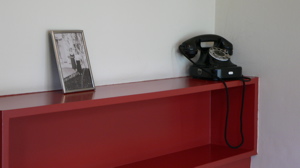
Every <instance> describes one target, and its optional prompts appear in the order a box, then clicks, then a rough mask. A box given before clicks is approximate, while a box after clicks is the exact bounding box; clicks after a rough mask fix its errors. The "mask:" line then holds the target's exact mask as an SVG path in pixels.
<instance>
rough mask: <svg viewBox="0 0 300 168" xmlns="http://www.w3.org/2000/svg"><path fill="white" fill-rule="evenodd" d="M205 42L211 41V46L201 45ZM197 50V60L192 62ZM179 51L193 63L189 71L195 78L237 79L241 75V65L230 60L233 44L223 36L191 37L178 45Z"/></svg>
mask: <svg viewBox="0 0 300 168" xmlns="http://www.w3.org/2000/svg"><path fill="white" fill-rule="evenodd" d="M205 42H213V46H212V47H202V46H201V44H202V43H205ZM198 50H199V51H200V52H201V54H200V57H199V59H198V61H196V62H193V61H192V60H191V59H192V58H194V57H195V56H196V55H197V53H198ZM179 51H180V52H181V53H182V54H183V55H184V56H185V57H186V58H187V59H189V60H190V61H192V62H193V63H194V64H193V65H192V66H191V67H190V69H189V73H190V75H191V76H192V77H195V78H205V79H213V80H218V79H238V78H241V77H242V67H240V66H237V65H235V64H233V63H232V62H231V61H230V57H231V55H232V51H233V46H232V44H231V43H230V42H229V41H227V40H226V39H225V38H223V37H221V36H218V35H214V34H205V35H200V36H196V37H193V38H191V39H189V40H187V41H185V42H183V43H182V44H181V45H180V46H179Z"/></svg>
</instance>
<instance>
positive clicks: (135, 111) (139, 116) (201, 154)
mask: <svg viewBox="0 0 300 168" xmlns="http://www.w3.org/2000/svg"><path fill="white" fill-rule="evenodd" d="M227 84H228V86H229V88H230V95H231V104H232V105H231V106H232V110H233V112H232V116H231V121H230V123H231V125H230V132H229V139H230V141H231V142H233V143H237V142H238V140H239V139H238V138H239V137H238V134H237V133H236V129H235V127H237V126H238V122H237V118H238V113H237V111H238V109H239V106H240V103H239V100H240V93H241V82H240V81H229V82H227ZM257 93H258V78H253V79H252V81H251V82H248V83H247V98H246V102H247V103H246V104H245V107H246V108H245V109H246V111H245V119H246V120H245V124H246V126H245V138H246V141H245V145H244V146H243V147H242V148H241V149H238V150H232V149H230V148H228V147H226V146H225V145H224V138H223V128H224V109H225V107H224V101H225V100H224V96H225V95H224V88H223V85H222V83H220V82H217V81H205V80H197V79H191V78H174V79H165V80H155V81H148V82H137V83H129V84H120V85H111V86H100V87H97V89H96V91H95V92H82V93H74V94H67V95H63V94H62V93H61V92H60V91H53V92H42V93H32V94H25V95H12V96H2V97H0V108H1V110H2V111H1V113H2V130H1V134H2V138H1V141H2V146H1V150H2V152H1V153H2V155H1V158H2V159H1V161H2V163H1V165H2V168H20V167H22V168H40V167H43V168H53V167H64V168H112V167H118V166H119V167H120V168H126V167H128V165H127V164H129V165H131V166H135V167H132V168H144V167H145V166H146V167H147V166H148V167H147V168H159V166H158V165H160V166H161V167H163V165H165V164H166V163H168V164H170V165H180V164H181V165H186V166H184V168H190V167H189V165H190V166H194V165H195V166H198V167H201V168H205V167H217V166H226V165H227V166H229V165H234V164H237V165H240V166H241V165H246V164H247V163H246V162H247V161H242V160H247V159H248V160H249V158H250V156H252V155H254V154H256V138H257V135H256V134H257V130H256V125H257ZM151 158H152V159H151ZM165 159H167V160H168V159H169V161H167V162H166V160H165ZM171 160H172V161H171ZM189 160H191V161H189ZM135 162H136V163H135ZM152 163H153V164H154V165H156V166H152V167H151V166H150V165H151V164H152ZM122 165H124V166H122ZM125 165H127V166H125ZM139 165H142V166H141V167H139ZM143 165H144V167H143ZM165 167H170V166H169V165H168V166H165ZM171 167H172V166H171ZM175 168H176V167H175ZM220 168H221V167H220ZM222 168H223V167H222ZM224 168H227V167H224Z"/></svg>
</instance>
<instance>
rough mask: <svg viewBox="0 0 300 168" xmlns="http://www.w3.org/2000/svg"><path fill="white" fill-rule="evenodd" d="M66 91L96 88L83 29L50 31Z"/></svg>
mask: <svg viewBox="0 0 300 168" xmlns="http://www.w3.org/2000/svg"><path fill="white" fill-rule="evenodd" d="M50 33H51V38H52V42H53V48H54V53H55V58H56V62H57V67H58V71H59V75H60V80H61V84H62V87H63V91H64V93H71V92H80V91H87V90H94V89H95V85H94V80H93V75H92V70H91V65H90V61H89V56H88V52H87V47H86V43H85V38H84V34H83V31H82V30H69V31H67V30H64V31H50Z"/></svg>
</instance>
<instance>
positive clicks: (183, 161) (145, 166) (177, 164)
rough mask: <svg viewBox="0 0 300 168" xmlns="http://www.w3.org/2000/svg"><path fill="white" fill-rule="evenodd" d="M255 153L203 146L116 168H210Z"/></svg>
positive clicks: (215, 146)
mask: <svg viewBox="0 0 300 168" xmlns="http://www.w3.org/2000/svg"><path fill="white" fill-rule="evenodd" d="M252 155H255V152H253V151H251V150H245V149H231V148H229V147H227V146H219V145H205V146H201V147H196V148H192V149H188V150H184V151H180V152H176V153H171V154H168V155H164V156H160V157H156V158H152V159H149V160H144V161H140V162H136V163H132V164H128V165H124V166H120V167H116V168H166V167H172V168H196V167H201V168H211V167H217V166H221V165H226V164H228V163H231V162H234V161H236V160H243V159H246V158H249V156H252Z"/></svg>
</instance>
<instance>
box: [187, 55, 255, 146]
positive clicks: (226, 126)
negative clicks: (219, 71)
mask: <svg viewBox="0 0 300 168" xmlns="http://www.w3.org/2000/svg"><path fill="white" fill-rule="evenodd" d="M184 56H185V57H186V58H187V59H188V60H189V61H190V62H191V63H192V64H193V65H195V66H196V67H197V68H199V69H201V70H202V71H204V72H206V73H208V74H209V75H211V76H213V77H215V78H216V79H217V80H219V81H221V82H222V83H223V85H224V87H225V91H226V119H225V128H224V139H225V142H226V144H227V145H228V146H229V147H230V148H233V149H237V148H239V147H241V146H242V145H243V144H244V141H245V138H244V132H243V114H244V102H245V92H246V83H245V82H249V81H251V78H249V77H244V76H242V77H241V78H240V79H239V80H240V81H242V82H243V91H242V104H241V111H240V135H241V142H240V144H239V145H237V146H233V145H231V144H230V142H229V141H228V138H227V128H228V119H229V112H230V99H229V89H228V87H227V84H226V82H225V81H224V80H223V79H221V78H219V77H218V76H216V75H214V74H212V73H211V72H209V71H206V70H205V69H203V68H201V67H200V66H199V65H198V64H196V63H195V62H194V61H193V60H192V59H191V58H189V57H188V56H186V55H184Z"/></svg>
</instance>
